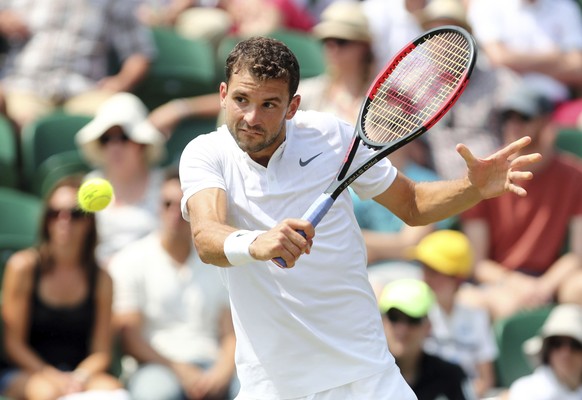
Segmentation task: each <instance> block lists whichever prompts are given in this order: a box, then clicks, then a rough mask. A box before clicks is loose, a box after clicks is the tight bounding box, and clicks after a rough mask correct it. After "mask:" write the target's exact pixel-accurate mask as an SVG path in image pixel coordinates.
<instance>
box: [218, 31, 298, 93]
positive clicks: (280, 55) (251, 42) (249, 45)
mask: <svg viewBox="0 0 582 400" xmlns="http://www.w3.org/2000/svg"><path fill="white" fill-rule="evenodd" d="M243 69H246V70H247V71H249V72H250V73H251V74H252V75H253V76H254V77H255V78H257V79H259V80H267V79H283V80H285V81H287V83H288V84H289V99H291V98H293V96H295V93H296V92H297V87H298V86H299V78H300V75H299V62H298V61H297V58H296V57H295V54H293V52H292V51H291V50H290V49H289V48H288V47H287V46H286V45H285V44H284V43H283V42H281V41H279V40H276V39H272V38H267V37H260V36H255V37H251V38H249V39H246V40H243V41H241V42H239V43H238V44H237V45H236V46H235V47H234V49H233V50H232V51H231V52H230V54H229V55H228V57H227V59H226V66H225V73H226V82H227V83H228V82H229V81H230V77H231V76H232V74H236V73H238V72H239V71H241V70H243Z"/></svg>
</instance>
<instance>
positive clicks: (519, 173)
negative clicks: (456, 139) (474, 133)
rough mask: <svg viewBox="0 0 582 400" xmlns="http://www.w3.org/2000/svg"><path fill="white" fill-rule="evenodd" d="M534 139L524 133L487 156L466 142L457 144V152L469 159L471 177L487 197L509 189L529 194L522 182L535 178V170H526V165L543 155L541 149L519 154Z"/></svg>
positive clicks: (513, 191)
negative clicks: (478, 152)
mask: <svg viewBox="0 0 582 400" xmlns="http://www.w3.org/2000/svg"><path fill="white" fill-rule="evenodd" d="M530 142H531V138H530V137H529V136H525V137H522V138H521V139H518V140H516V141H515V142H512V143H510V144H508V145H507V146H505V147H504V148H502V149H501V150H499V151H497V152H496V153H494V154H492V155H490V156H489V157H487V158H484V159H481V158H476V157H475V156H474V155H473V154H472V153H471V151H470V150H469V148H468V147H467V146H465V145H464V144H459V145H457V152H458V153H459V154H460V155H461V157H463V159H464V160H465V162H466V163H467V168H468V170H469V172H468V176H469V180H470V181H471V184H472V185H473V186H474V187H475V188H477V189H478V190H479V193H480V195H481V197H482V198H483V199H489V198H492V197H497V196H499V195H501V194H503V193H505V192H512V193H515V194H517V195H518V196H521V197H524V196H526V195H527V192H526V190H525V189H524V188H523V187H521V186H519V184H518V183H519V181H525V180H530V179H532V177H533V174H532V173H531V172H530V171H523V168H527V166H528V165H530V164H533V163H535V162H538V161H540V160H541V159H542V156H541V154H539V153H532V154H524V155H518V154H519V152H520V151H521V149H523V148H524V147H525V146H527V145H528V144H529V143H530Z"/></svg>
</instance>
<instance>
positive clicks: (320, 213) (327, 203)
mask: <svg viewBox="0 0 582 400" xmlns="http://www.w3.org/2000/svg"><path fill="white" fill-rule="evenodd" d="M333 202H334V199H332V197H331V196H330V195H329V194H328V193H323V194H322V195H321V196H319V197H318V198H317V200H315V201H314V202H313V204H312V205H311V207H309V209H308V210H307V211H305V214H303V217H301V218H302V219H305V220H307V221H309V222H311V225H313V227H314V228H315V227H316V226H317V224H319V222H320V221H321V220H322V219H323V217H324V216H325V214H327V212H328V211H329V209H330V208H331V206H332V205H333ZM297 233H299V234H300V235H301V236H303V237H306V235H305V232H303V231H302V230H298V231H297ZM272 261H273V262H274V263H275V264H276V265H277V266H278V267H279V268H287V263H286V262H285V260H283V259H282V258H281V257H275V258H273V260H272Z"/></svg>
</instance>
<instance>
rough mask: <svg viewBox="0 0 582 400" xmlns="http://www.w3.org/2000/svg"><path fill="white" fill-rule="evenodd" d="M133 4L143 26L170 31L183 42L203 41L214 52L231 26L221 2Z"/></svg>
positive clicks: (156, 0) (157, 0)
mask: <svg viewBox="0 0 582 400" xmlns="http://www.w3.org/2000/svg"><path fill="white" fill-rule="evenodd" d="M137 1H138V9H137V15H138V18H139V20H140V21H142V22H143V23H144V24H145V25H148V26H154V27H160V26H162V27H168V28H173V29H175V30H176V32H178V33H180V34H181V35H183V36H185V37H187V38H191V39H196V40H204V41H207V42H209V43H211V44H212V45H213V46H214V47H215V48H217V47H218V45H219V44H220V41H221V40H222V39H223V38H224V37H225V36H226V35H227V34H228V33H229V31H230V29H231V27H232V25H233V20H232V17H231V16H230V15H229V13H228V12H227V11H226V10H225V9H224V7H223V5H222V3H223V2H224V1H223V0H137Z"/></svg>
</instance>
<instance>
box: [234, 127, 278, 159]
mask: <svg viewBox="0 0 582 400" xmlns="http://www.w3.org/2000/svg"><path fill="white" fill-rule="evenodd" d="M284 126H285V121H283V122H282V123H281V125H280V126H279V129H278V130H277V133H275V134H273V135H268V134H267V132H265V130H263V129H262V128H259V127H257V128H250V127H249V126H248V125H246V124H245V125H241V126H235V127H234V129H229V131H230V132H231V135H232V137H233V138H234V140H235V142H236V144H237V145H238V146H239V147H240V148H241V150H243V151H244V152H245V153H248V154H253V153H258V152H260V151H263V150H265V149H266V148H268V147H270V146H271V145H273V143H275V142H276V141H277V140H279V138H280V136H281V133H282V132H283V128H284ZM239 128H244V129H248V130H252V131H256V132H260V133H261V134H262V135H263V138H264V140H263V141H262V142H259V143H256V144H251V143H250V142H249V141H245V140H242V139H241V137H242V135H239Z"/></svg>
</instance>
